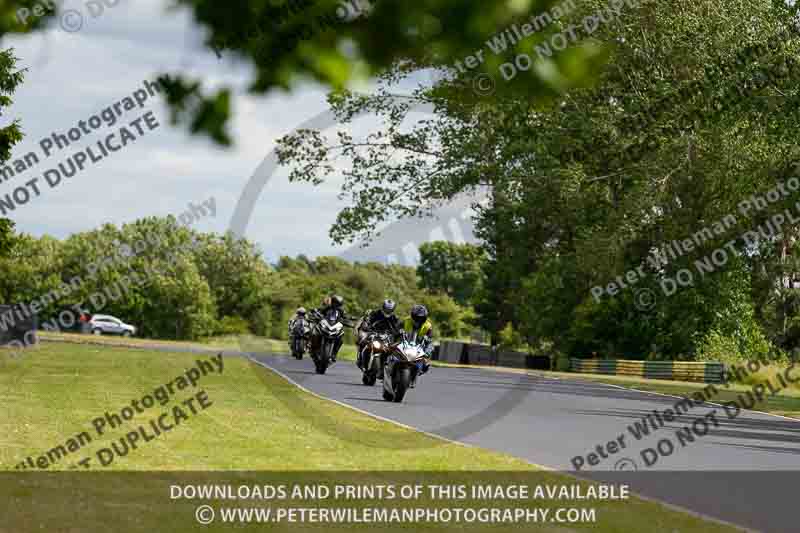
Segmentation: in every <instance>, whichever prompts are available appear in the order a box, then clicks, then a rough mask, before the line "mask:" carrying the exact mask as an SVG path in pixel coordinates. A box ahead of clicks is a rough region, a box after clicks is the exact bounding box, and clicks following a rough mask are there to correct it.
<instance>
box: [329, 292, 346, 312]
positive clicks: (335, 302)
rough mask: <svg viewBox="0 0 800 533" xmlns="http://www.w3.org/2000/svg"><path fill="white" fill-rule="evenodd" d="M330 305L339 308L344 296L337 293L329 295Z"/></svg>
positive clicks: (342, 303)
mask: <svg viewBox="0 0 800 533" xmlns="http://www.w3.org/2000/svg"><path fill="white" fill-rule="evenodd" d="M331 305H332V306H333V307H335V308H337V309H338V308H340V307H342V306H343V305H344V298H342V297H341V296H339V295H338V294H334V295H333V296H331Z"/></svg>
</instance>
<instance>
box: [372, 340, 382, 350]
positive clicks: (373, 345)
mask: <svg viewBox="0 0 800 533" xmlns="http://www.w3.org/2000/svg"><path fill="white" fill-rule="evenodd" d="M372 347H373V348H375V349H376V350H380V349H381V343H380V342H378V341H372Z"/></svg>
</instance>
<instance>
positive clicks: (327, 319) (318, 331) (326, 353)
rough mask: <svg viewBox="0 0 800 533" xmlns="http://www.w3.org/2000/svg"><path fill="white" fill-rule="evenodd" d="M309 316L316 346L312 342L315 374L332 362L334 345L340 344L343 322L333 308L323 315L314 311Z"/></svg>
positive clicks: (321, 372)
mask: <svg viewBox="0 0 800 533" xmlns="http://www.w3.org/2000/svg"><path fill="white" fill-rule="evenodd" d="M311 318H312V322H313V323H314V326H313V329H312V334H311V335H312V338H316V339H317V340H316V344H317V345H316V346H314V345H313V342H312V347H311V350H310V354H311V359H313V360H314V366H315V367H316V370H317V374H324V373H325V372H326V371H327V370H328V367H329V366H330V365H331V363H332V362H333V357H334V355H335V352H334V350H335V349H336V345H337V344H338V345H341V338H342V336H343V335H344V324H343V323H342V320H341V317H340V315H339V313H337V312H336V311H335V310H330V311H328V313H327V314H326V315H325V316H323V315H322V314H321V313H320V312H319V311H315V312H314V314H313V315H312V317H311Z"/></svg>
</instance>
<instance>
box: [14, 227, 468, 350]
mask: <svg viewBox="0 0 800 533" xmlns="http://www.w3.org/2000/svg"><path fill="white" fill-rule="evenodd" d="M0 269H2V272H3V274H4V275H3V276H2V279H0V298H2V301H3V302H8V303H24V304H25V305H26V306H30V304H31V303H32V302H36V304H35V306H34V307H36V310H37V311H38V314H39V316H40V318H41V319H42V320H48V319H51V318H54V317H56V316H57V315H58V314H59V313H60V312H61V311H62V310H64V309H68V308H71V307H72V306H75V305H77V304H82V306H83V307H84V308H85V309H87V310H88V311H90V312H91V313H93V314H95V313H103V314H111V315H115V316H117V317H119V318H120V319H122V320H124V321H126V322H128V323H131V324H133V325H135V326H136V327H137V328H138V330H139V332H138V334H139V335H141V336H144V337H152V338H163V339H199V338H203V337H210V336H215V335H224V334H239V333H253V334H256V335H262V336H267V337H271V338H278V339H283V338H286V334H287V331H286V329H287V328H286V323H287V321H288V320H289V318H290V317H291V316H292V315H293V314H294V311H295V310H296V309H297V308H298V307H300V306H305V307H307V308H310V307H316V306H319V305H320V303H321V302H322V300H323V298H324V297H325V296H327V295H330V294H331V293H337V294H341V295H342V296H343V297H344V298H345V302H346V309H347V312H348V314H350V315H359V314H360V313H363V312H364V311H366V310H368V309H371V308H374V307H376V306H378V305H380V303H381V302H382V301H383V300H384V299H385V298H392V299H394V300H396V301H397V302H398V312H399V314H401V315H402V314H407V313H408V312H409V309H410V307H411V306H412V305H413V304H415V303H423V304H425V305H426V306H427V307H428V308H429V310H430V312H431V315H432V318H433V320H434V322H435V324H436V325H437V330H438V331H437V333H438V335H439V336H447V337H462V336H466V335H469V333H470V331H471V330H472V329H474V326H473V325H472V322H473V321H474V319H475V314H474V312H473V311H472V309H471V307H470V306H469V305H468V304H467V303H466V302H462V304H459V303H458V302H457V301H456V300H455V299H453V298H452V297H451V296H450V295H448V294H447V293H446V291H444V290H438V289H436V288H423V287H422V284H421V283H420V280H419V278H418V276H417V272H416V270H415V269H413V268H409V267H403V266H398V265H382V264H377V263H367V264H352V263H348V262H346V261H344V260H342V259H338V258H334V257H320V258H317V259H316V260H310V259H308V258H306V257H304V256H302V255H301V256H299V257H297V258H295V259H293V258H288V257H283V258H281V259H280V260H279V261H278V263H277V264H275V265H270V264H268V263H267V262H266V261H265V260H264V259H263V257H262V254H261V252H260V250H259V249H258V248H257V247H256V246H255V245H254V244H253V243H251V242H248V241H247V240H240V239H235V238H234V237H232V236H230V235H216V234H203V233H199V232H196V231H194V230H191V229H187V228H186V227H184V226H182V225H180V224H178V223H177V222H176V220H175V219H174V218H173V217H167V218H146V219H142V220H137V221H136V222H133V223H130V224H125V225H123V226H122V227H117V226H115V225H112V224H106V225H104V226H103V227H102V228H100V229H97V230H94V231H88V232H83V233H77V234H74V235H72V236H70V237H69V238H67V239H66V240H58V239H55V238H52V237H48V236H44V237H41V238H34V237H31V236H29V235H21V236H18V237H17V238H16V240H15V245H14V247H13V249H12V250H11V252H10V253H9V254H8V255H6V256H5V257H2V258H0ZM132 272H135V273H137V275H138V276H142V275H146V276H147V281H146V282H145V283H136V284H131V285H130V287H129V289H128V290H127V291H125V292H124V293H123V294H122V295H121V297H119V296H118V295H117V294H113V295H111V296H112V297H109V298H103V299H104V300H106V301H105V302H102V300H103V299H98V298H94V300H95V302H92V301H91V300H92V298H91V296H92V295H95V294H97V293H103V292H104V291H106V292H110V291H109V290H108V289H109V288H111V287H119V286H120V285H121V281H122V280H123V279H124V278H125V277H126V276H128V277H130V276H131V273H132ZM456 296H457V297H459V295H456ZM96 303H101V304H102V308H98V307H99V306H98V305H95V304H96Z"/></svg>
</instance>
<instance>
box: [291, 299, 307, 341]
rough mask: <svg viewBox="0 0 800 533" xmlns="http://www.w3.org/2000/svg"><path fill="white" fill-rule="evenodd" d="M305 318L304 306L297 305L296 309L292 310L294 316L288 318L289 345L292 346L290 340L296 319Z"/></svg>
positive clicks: (292, 337) (292, 336)
mask: <svg viewBox="0 0 800 533" xmlns="http://www.w3.org/2000/svg"><path fill="white" fill-rule="evenodd" d="M305 319H306V308H305V307H298V308H297V311H295V312H294V316H293V317H292V318H290V319H289V346H292V341H293V340H294V326H295V324H297V321H298V320H305Z"/></svg>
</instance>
